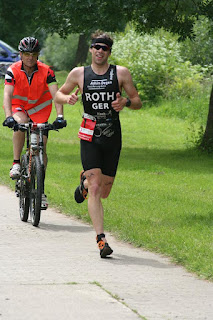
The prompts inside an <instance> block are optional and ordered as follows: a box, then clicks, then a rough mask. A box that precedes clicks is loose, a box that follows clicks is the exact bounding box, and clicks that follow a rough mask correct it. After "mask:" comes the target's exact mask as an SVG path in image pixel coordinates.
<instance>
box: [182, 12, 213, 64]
mask: <svg viewBox="0 0 213 320" xmlns="http://www.w3.org/2000/svg"><path fill="white" fill-rule="evenodd" d="M212 29H213V21H210V20H209V19H208V18H206V17H203V16H200V17H199V19H198V20H197V21H196V22H195V24H194V26H193V34H194V37H193V39H189V38H188V39H186V40H185V41H184V42H183V43H182V44H181V52H182V56H184V57H185V59H186V60H190V61H191V62H192V63H193V64H200V65H202V66H206V65H213V55H212V52H213V32H212Z"/></svg>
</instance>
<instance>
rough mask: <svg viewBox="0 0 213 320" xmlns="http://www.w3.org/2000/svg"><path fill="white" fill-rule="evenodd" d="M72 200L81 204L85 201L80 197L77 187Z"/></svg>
mask: <svg viewBox="0 0 213 320" xmlns="http://www.w3.org/2000/svg"><path fill="white" fill-rule="evenodd" d="M74 198H75V201H76V202H77V203H82V202H83V201H84V200H85V198H84V197H83V196H82V194H81V192H80V190H79V186H78V187H77V188H76V189H75V194H74Z"/></svg>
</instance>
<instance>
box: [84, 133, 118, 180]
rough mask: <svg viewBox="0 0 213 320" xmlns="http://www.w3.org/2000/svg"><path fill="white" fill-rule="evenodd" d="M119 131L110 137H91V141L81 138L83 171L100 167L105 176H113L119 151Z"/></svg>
mask: <svg viewBox="0 0 213 320" xmlns="http://www.w3.org/2000/svg"><path fill="white" fill-rule="evenodd" d="M121 145H122V142H121V131H120V130H118V131H117V132H116V133H115V134H114V135H113V136H112V137H110V138H108V137H104V136H103V137H100V138H96V137H93V140H92V142H88V141H85V140H81V161H82V166H83V169H84V171H87V170H90V169H94V168H100V169H101V171H102V173H103V174H104V175H106V176H110V177H115V175H116V171H117V166H118V161H119V157H120V152H121Z"/></svg>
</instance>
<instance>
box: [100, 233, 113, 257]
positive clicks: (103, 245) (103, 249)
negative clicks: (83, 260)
mask: <svg viewBox="0 0 213 320" xmlns="http://www.w3.org/2000/svg"><path fill="white" fill-rule="evenodd" d="M102 238H105V235H104V234H103V233H101V234H99V235H97V237H96V240H97V244H98V248H99V250H100V257H101V258H106V257H107V256H109V255H110V254H112V253H113V250H112V249H111V248H110V246H109V244H108V243H107V242H104V241H103V240H102Z"/></svg>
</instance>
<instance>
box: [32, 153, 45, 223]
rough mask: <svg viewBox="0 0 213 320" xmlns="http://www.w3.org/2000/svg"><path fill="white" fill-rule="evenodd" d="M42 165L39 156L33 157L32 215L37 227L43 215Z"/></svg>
mask: <svg viewBox="0 0 213 320" xmlns="http://www.w3.org/2000/svg"><path fill="white" fill-rule="evenodd" d="M42 180H43V174H42V166H41V162H40V159H39V157H38V156H35V157H33V158H32V167H31V181H30V215H31V223H32V225H33V226H34V227H37V226H38V225H39V222H40V216H41V199H42Z"/></svg>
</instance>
